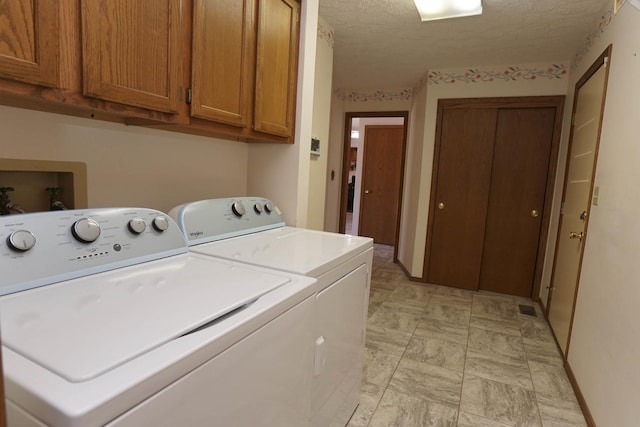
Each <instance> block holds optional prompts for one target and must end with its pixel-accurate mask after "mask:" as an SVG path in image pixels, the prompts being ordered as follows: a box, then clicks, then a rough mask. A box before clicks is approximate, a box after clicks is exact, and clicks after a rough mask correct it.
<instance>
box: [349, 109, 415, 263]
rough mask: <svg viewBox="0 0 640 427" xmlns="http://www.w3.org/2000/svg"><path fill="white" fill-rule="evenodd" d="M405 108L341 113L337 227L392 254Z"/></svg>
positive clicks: (401, 175)
mask: <svg viewBox="0 0 640 427" xmlns="http://www.w3.org/2000/svg"><path fill="white" fill-rule="evenodd" d="M408 117H409V113H408V112H407V111H400V112H360V113H346V117H345V132H344V149H343V168H342V170H343V173H342V187H341V199H340V222H339V231H340V233H345V234H352V235H358V236H367V237H372V238H373V239H374V242H375V243H376V244H382V245H387V246H389V247H394V255H393V259H394V260H395V259H396V258H397V250H396V249H395V248H396V247H397V244H398V230H399V225H400V213H401V206H402V183H403V179H404V162H405V150H406V140H407V122H408Z"/></svg>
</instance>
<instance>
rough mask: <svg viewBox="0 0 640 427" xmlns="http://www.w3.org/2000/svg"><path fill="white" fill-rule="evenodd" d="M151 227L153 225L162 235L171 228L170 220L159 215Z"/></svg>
mask: <svg viewBox="0 0 640 427" xmlns="http://www.w3.org/2000/svg"><path fill="white" fill-rule="evenodd" d="M151 225H153V228H154V229H155V230H156V231H159V232H161V233H162V232H163V231H166V230H167V228H169V220H168V219H167V217H166V216H162V215H159V216H157V217H155V218H153V221H152V222H151Z"/></svg>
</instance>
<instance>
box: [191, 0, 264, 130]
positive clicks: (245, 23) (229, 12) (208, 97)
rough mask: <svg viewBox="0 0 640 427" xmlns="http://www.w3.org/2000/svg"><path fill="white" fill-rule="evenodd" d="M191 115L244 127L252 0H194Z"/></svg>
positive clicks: (250, 78)
mask: <svg viewBox="0 0 640 427" xmlns="http://www.w3.org/2000/svg"><path fill="white" fill-rule="evenodd" d="M193 13H194V17H193V54H192V56H193V59H192V79H193V80H192V94H193V95H192V96H193V98H192V101H191V115H192V116H194V117H199V118H202V119H211V120H215V121H218V122H222V123H226V124H230V125H236V126H241V127H248V126H249V125H250V120H251V119H250V117H249V114H250V101H251V97H252V96H253V93H252V92H253V90H252V88H253V72H254V71H253V70H254V68H253V55H254V47H253V45H254V40H255V37H254V31H253V26H254V17H255V2H254V0H213V1H211V0H195V2H194V8H193Z"/></svg>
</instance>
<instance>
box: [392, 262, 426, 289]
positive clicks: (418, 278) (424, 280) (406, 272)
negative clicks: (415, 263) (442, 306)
mask: <svg viewBox="0 0 640 427" xmlns="http://www.w3.org/2000/svg"><path fill="white" fill-rule="evenodd" d="M393 262H394V263H396V264H398V267H400V269H401V270H402V272H403V273H404V275H405V276H407V279H409V280H411V281H412V282H422V283H427V281H426V279H423V278H422V277H415V276H412V275H411V273H409V270H407V267H405V266H404V264H402V262H400V260H399V259H397V258H396V259H394V260H393Z"/></svg>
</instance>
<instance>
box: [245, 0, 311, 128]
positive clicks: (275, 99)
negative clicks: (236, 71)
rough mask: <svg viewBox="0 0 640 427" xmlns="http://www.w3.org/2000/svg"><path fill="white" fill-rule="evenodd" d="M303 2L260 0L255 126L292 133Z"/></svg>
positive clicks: (293, 0)
mask: <svg viewBox="0 0 640 427" xmlns="http://www.w3.org/2000/svg"><path fill="white" fill-rule="evenodd" d="M299 21H300V4H299V3H298V2H297V1H295V0H259V2H258V23H257V49H256V83H255V86H256V87H255V107H254V129H255V130H256V131H260V132H265V133H269V134H273V135H280V136H293V135H292V133H293V126H294V120H295V105H296V104H295V101H296V81H297V70H298V38H299Z"/></svg>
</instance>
